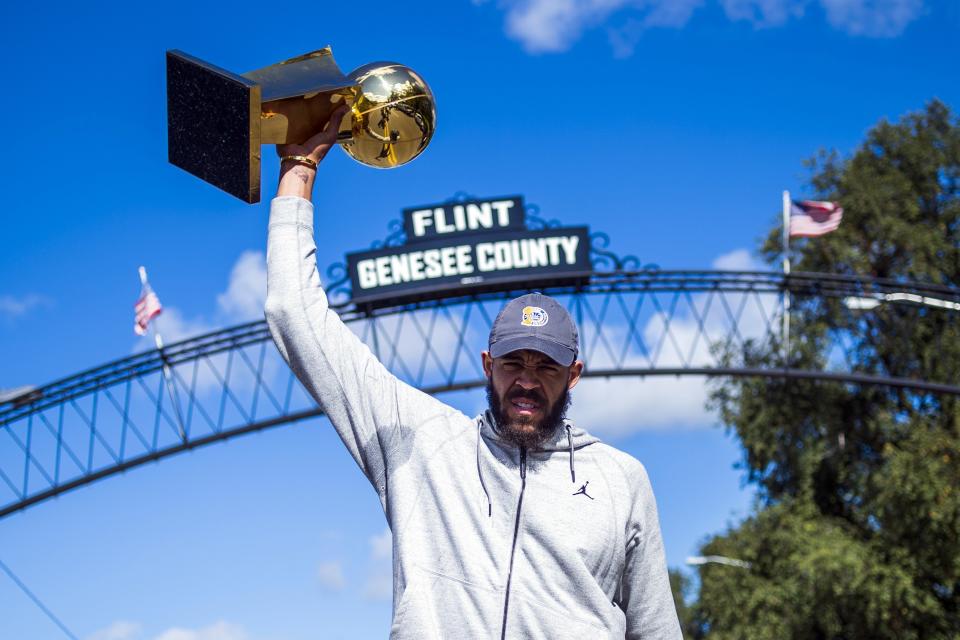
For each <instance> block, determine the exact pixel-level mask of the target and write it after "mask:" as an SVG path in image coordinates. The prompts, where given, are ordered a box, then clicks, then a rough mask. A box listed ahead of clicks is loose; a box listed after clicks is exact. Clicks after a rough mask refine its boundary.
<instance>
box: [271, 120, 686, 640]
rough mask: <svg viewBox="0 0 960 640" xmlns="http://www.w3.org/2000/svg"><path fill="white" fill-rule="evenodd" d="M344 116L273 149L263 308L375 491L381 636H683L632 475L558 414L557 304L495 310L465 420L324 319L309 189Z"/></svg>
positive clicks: (568, 371)
mask: <svg viewBox="0 0 960 640" xmlns="http://www.w3.org/2000/svg"><path fill="white" fill-rule="evenodd" d="M343 113H344V111H343V110H340V111H338V112H336V113H335V114H334V115H333V117H332V118H331V120H330V122H329V123H328V124H327V126H326V128H325V129H324V130H323V131H322V132H320V133H318V134H317V135H315V136H314V137H313V138H311V139H310V140H308V141H307V142H306V143H304V144H303V145H284V146H280V147H278V149H277V151H278V153H279V155H280V156H281V170H280V171H281V173H280V183H279V187H278V190H277V197H276V198H275V199H274V200H273V202H272V204H271V210H270V224H269V238H268V249H267V273H268V296H267V304H266V315H267V321H268V323H269V325H270V330H271V332H272V334H273V338H274V341H275V342H276V345H277V347H278V349H279V350H280V353H281V354H282V355H283V357H284V358H285V359H286V361H287V362H288V364H289V365H290V367H291V368H292V369H293V371H294V373H295V374H296V375H297V377H298V378H299V379H300V381H301V382H302V383H303V385H304V387H306V389H307V390H308V391H309V392H310V394H311V395H312V396H313V397H314V398H315V399H316V401H317V402H318V403H319V405H320V406H321V408H322V409H323V410H324V412H325V413H326V415H327V416H328V417H329V419H330V422H331V423H332V424H333V426H334V428H335V429H336V430H337V433H338V434H339V435H340V438H341V439H342V440H343V443H344V444H345V445H346V447H347V449H348V450H349V451H350V454H351V455H352V456H353V458H354V459H355V460H356V461H357V464H359V465H360V469H361V470H362V471H363V473H364V474H365V475H366V477H367V478H368V479H369V480H370V482H371V483H372V484H373V487H374V489H376V492H377V495H378V496H379V498H380V504H381V505H382V507H383V510H384V513H385V514H386V517H387V522H388V523H389V525H390V529H391V531H392V532H393V623H392V627H391V631H390V637H391V638H395V639H407V638H410V639H414V638H415V639H418V640H422V639H424V638H437V639H453V638H457V639H459V638H549V639H551V640H562V639H570V640H585V639H593V638H617V639H620V638H630V639H634V638H643V639H644V640H648V639H661V638H663V639H671V640H673V639H676V638H681V634H680V627H679V624H678V622H677V615H676V610H675V607H674V603H673V597H672V594H671V591H670V585H669V580H668V577H667V569H666V563H665V558H664V550H663V542H662V538H661V534H660V526H659V523H658V519H657V507H656V502H655V500H654V496H653V491H652V489H651V487H650V481H649V479H648V478H647V474H646V471H645V470H644V468H643V466H642V465H641V464H640V462H638V461H637V460H635V459H634V458H632V457H631V456H629V455H627V454H626V453H623V452H622V451H619V450H617V449H614V448H613V447H610V446H608V445H605V444H602V443H601V442H600V441H599V440H597V438H595V437H593V436H591V435H589V434H588V433H587V432H586V431H584V430H583V429H581V428H579V427H576V426H574V425H573V424H572V423H571V422H570V421H569V420H566V419H565V417H564V416H565V413H566V409H567V407H568V405H569V403H570V395H569V392H570V390H571V389H573V387H574V386H576V384H577V382H578V381H579V380H580V375H581V373H582V371H583V362H581V361H579V360H577V353H578V342H577V341H578V337H577V330H576V326H575V325H574V323H573V321H572V320H571V319H570V316H569V314H568V313H567V311H566V310H565V309H564V308H563V307H562V306H561V305H560V304H558V303H557V301H555V300H553V299H552V298H550V297H548V296H544V295H541V294H538V293H534V294H528V295H525V296H521V297H520V298H517V299H515V300H512V301H510V302H508V303H507V304H506V306H504V308H503V310H502V311H501V312H500V314H499V315H498V316H497V319H496V321H495V322H494V324H493V328H492V330H491V332H490V339H489V350H488V351H484V352H483V353H481V354H480V357H481V359H482V362H483V371H484V373H485V375H486V377H487V381H488V385H487V397H488V398H489V404H490V408H489V410H488V411H486V412H484V413H483V414H482V415H479V416H477V417H476V418H469V417H467V416H465V415H463V414H462V413H460V412H459V411H457V410H456V409H453V408H452V407H449V406H447V405H445V404H443V403H442V402H440V401H439V400H437V399H436V398H433V397H431V396H429V395H426V394H424V393H423V392H421V391H419V390H417V389H414V388H412V387H410V386H409V385H407V384H405V383H404V382H402V381H401V380H398V379H397V378H396V377H395V376H394V375H393V374H391V373H390V372H389V371H387V370H386V368H385V367H384V366H383V365H382V364H381V363H380V362H379V361H378V360H377V359H376V358H375V357H374V356H373V354H371V353H370V350H369V349H367V347H366V346H365V345H364V344H363V343H362V342H360V340H359V339H358V338H357V337H356V336H355V335H354V334H353V333H352V332H351V331H350V330H349V329H348V328H347V327H346V326H345V325H344V324H343V322H342V321H341V320H340V318H339V317H338V316H337V314H336V313H335V312H334V311H333V310H332V309H330V307H329V304H328V302H327V297H326V295H325V293H324V291H323V289H322V287H321V284H320V275H319V272H318V270H317V264H316V245H315V242H314V237H313V205H312V204H311V202H310V197H311V194H312V190H313V183H314V179H315V177H316V170H317V164H318V163H319V162H320V161H321V160H322V159H323V157H324V156H325V155H326V153H327V151H328V150H329V149H330V147H331V146H332V145H333V144H335V142H336V135H337V131H338V129H339V122H340V118H341V117H342V116H343Z"/></svg>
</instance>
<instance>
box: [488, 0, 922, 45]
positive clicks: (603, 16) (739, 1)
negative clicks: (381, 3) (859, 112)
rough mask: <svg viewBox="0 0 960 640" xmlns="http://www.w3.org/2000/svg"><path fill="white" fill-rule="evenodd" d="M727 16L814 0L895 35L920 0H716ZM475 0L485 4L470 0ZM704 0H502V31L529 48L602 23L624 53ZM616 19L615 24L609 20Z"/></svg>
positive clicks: (838, 24) (761, 15) (835, 21)
mask: <svg viewBox="0 0 960 640" xmlns="http://www.w3.org/2000/svg"><path fill="white" fill-rule="evenodd" d="M717 2H719V4H720V5H721V6H722V7H723V10H724V13H725V14H726V16H727V18H728V19H730V20H733V21H738V20H745V21H748V22H750V23H752V24H753V25H754V26H756V27H776V26H781V25H784V24H786V23H787V22H788V21H789V20H791V19H797V18H801V17H803V15H804V13H805V10H806V8H807V6H808V5H810V4H811V3H812V2H816V3H817V4H819V6H820V7H821V8H822V9H823V11H824V13H825V14H826V18H827V22H828V23H829V24H830V25H831V26H832V27H834V28H835V29H839V30H841V31H845V32H847V33H849V34H850V35H855V36H866V37H892V36H897V35H900V34H901V33H902V32H903V30H904V29H905V28H906V27H907V25H909V24H910V23H911V22H913V21H914V20H916V19H917V18H919V17H920V15H921V14H922V13H923V10H924V6H923V4H924V2H923V0H717ZM473 3H474V4H475V5H480V4H485V3H484V2H482V1H479V0H473ZM705 4H706V0H501V1H500V2H499V3H498V6H499V7H500V8H501V9H502V10H503V11H504V12H505V14H506V16H505V26H504V29H505V31H506V33H507V35H508V36H509V37H510V38H513V39H514V40H517V41H519V42H520V44H521V45H522V46H523V48H524V49H526V50H527V51H528V52H529V53H556V52H561V51H566V50H568V49H569V48H570V47H571V46H573V44H574V43H575V42H576V41H577V40H579V39H580V37H581V36H582V35H583V33H584V32H585V31H588V30H590V29H593V28H597V27H605V28H606V29H607V35H608V38H609V40H610V45H611V47H612V48H613V53H614V55H615V56H617V57H626V56H629V55H631V54H632V53H633V49H634V47H635V46H636V44H637V42H638V41H639V39H640V37H642V35H643V33H644V32H645V31H646V30H647V29H651V28H672V29H679V28H682V27H684V26H686V24H687V23H688V22H689V21H690V18H691V17H692V16H693V14H694V13H695V12H696V10H697V9H699V8H701V7H702V6H704V5H705ZM616 19H619V22H620V23H619V24H618V25H617V24H609V23H610V21H611V20H616Z"/></svg>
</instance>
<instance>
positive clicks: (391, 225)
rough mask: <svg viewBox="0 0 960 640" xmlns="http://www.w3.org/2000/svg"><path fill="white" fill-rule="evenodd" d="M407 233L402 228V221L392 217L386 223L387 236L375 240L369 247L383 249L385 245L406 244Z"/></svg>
mask: <svg viewBox="0 0 960 640" xmlns="http://www.w3.org/2000/svg"><path fill="white" fill-rule="evenodd" d="M406 242H407V233H406V232H405V231H404V230H403V222H402V221H400V220H397V219H396V218H394V219H393V220H391V221H390V222H388V223H387V237H386V238H384V239H383V240H375V241H374V242H373V243H372V244H371V245H370V248H371V249H385V248H386V247H399V246H401V245H404V244H406Z"/></svg>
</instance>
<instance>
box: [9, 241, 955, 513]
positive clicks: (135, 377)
mask: <svg viewBox="0 0 960 640" xmlns="http://www.w3.org/2000/svg"><path fill="white" fill-rule="evenodd" d="M601 248H602V247H601ZM627 260H628V259H620V258H617V257H616V256H614V257H613V259H611V261H610V262H608V264H609V265H612V266H613V267H615V268H616V267H622V266H623V265H624V264H629V265H632V266H636V265H639V261H635V262H627ZM631 260H635V259H631ZM598 266H599V265H598ZM330 275H331V276H333V275H336V274H334V273H331V274H330ZM525 290H526V283H524V282H522V281H518V282H517V283H516V288H515V289H514V290H512V291H500V292H491V293H482V294H473V295H458V296H456V297H452V298H451V297H447V298H443V299H436V300H424V301H419V302H415V303H408V304H403V305H398V306H394V307H389V308H380V309H361V308H356V307H353V306H350V305H349V304H340V305H339V306H338V307H337V309H338V312H339V313H340V315H341V317H342V318H343V319H344V321H345V322H346V323H347V324H348V325H349V326H351V327H352V328H353V330H354V331H355V332H356V333H357V335H358V336H359V337H360V339H361V340H363V341H364V342H366V343H367V344H368V345H369V346H370V348H371V349H372V350H373V351H374V352H375V353H376V354H377V356H378V357H379V358H380V359H381V361H382V362H384V364H385V365H386V366H387V367H388V368H390V369H391V370H392V371H394V372H395V373H396V374H397V375H398V376H399V377H401V378H403V379H405V380H406V381H408V382H410V383H411V384H413V385H415V386H417V387H419V388H421V389H423V390H424V391H426V392H428V393H444V392H449V391H456V390H461V389H470V388H474V387H478V386H482V385H483V384H484V380H483V375H482V372H481V371H480V370H479V367H478V366H477V363H476V353H477V352H478V351H480V350H481V349H482V348H483V347H484V342H485V339H486V335H487V332H488V331H489V326H490V324H491V322H492V318H493V317H494V316H495V314H496V312H497V310H498V309H499V306H500V304H501V302H502V301H503V300H504V299H506V298H509V297H512V296H514V295H517V294H519V293H521V292H523V291H525ZM543 290H544V291H545V292H547V293H549V294H551V295H553V296H555V297H558V298H560V299H561V300H563V301H565V302H566V304H567V306H568V308H570V309H571V312H572V314H573V316H574V318H575V320H576V321H577V323H578V325H579V327H580V331H581V348H582V354H583V358H584V359H585V360H586V361H587V364H588V368H587V371H586V375H587V376H588V377H600V378H613V377H623V376H635V377H645V376H659V375H672V376H681V375H700V376H767V377H783V378H804V379H817V380H825V381H834V382H839V383H846V384H856V385H887V386H892V387H901V388H911V389H916V390H920V391H924V392H929V393H938V394H952V395H960V387H958V386H956V385H955V383H954V382H955V379H956V378H954V379H953V380H940V381H937V380H916V379H909V378H903V377H897V376H896V375H885V376H881V375H875V374H873V373H870V372H864V371H858V370H857V369H856V366H855V365H854V364H852V363H854V362H855V360H854V359H851V358H850V357H849V354H847V353H845V352H844V347H843V340H842V338H843V336H834V339H835V346H836V347H837V351H838V355H837V357H836V358H835V362H833V366H832V368H830V369H828V370H824V371H806V370H795V369H784V368H770V369H757V368H735V367H730V366H728V365H726V364H725V363H723V362H720V361H719V360H718V359H717V356H716V354H715V352H713V351H711V349H710V347H711V346H712V345H716V344H727V345H730V344H741V343H743V342H745V341H746V340H761V339H767V338H770V337H775V336H776V332H777V327H778V322H779V318H780V317H781V314H782V311H783V296H784V293H785V292H787V291H788V292H789V293H790V294H791V295H793V296H797V297H817V298H840V297H844V296H862V295H874V296H876V295H882V294H885V293H892V292H909V293H914V294H917V295H925V296H930V297H937V298H941V299H947V300H951V301H958V302H960V290H957V289H954V288H950V287H944V286H938V285H927V284H918V283H904V282H898V281H892V280H879V279H872V278H865V277H859V276H841V275H833V274H817V273H795V274H793V275H791V276H789V278H786V279H785V278H784V276H783V275H782V274H780V273H768V272H746V271H744V272H728V271H726V272H725V271H662V270H656V269H651V268H638V269H635V270H624V269H622V268H619V269H615V270H610V271H602V270H599V269H598V270H597V271H595V272H594V274H593V275H592V276H591V278H590V281H589V283H588V284H586V285H583V286H557V287H551V288H545V289H543ZM942 312H944V313H953V312H949V311H942ZM164 365H167V366H169V368H170V371H172V376H173V384H174V387H175V388H176V391H177V393H176V394H174V396H173V397H174V398H178V401H179V402H181V403H182V406H180V407H179V409H180V413H182V416H183V422H184V429H183V431H182V432H181V430H180V428H179V424H178V418H177V412H175V411H173V410H172V408H171V407H170V406H169V403H170V401H171V400H170V398H171V396H170V395H168V394H167V393H165V392H164V389H163V379H162V370H163V368H164ZM319 415H321V412H320V410H319V408H318V407H317V406H316V404H315V403H314V402H313V401H312V399H310V398H309V397H308V396H307V395H306V393H305V392H304V390H303V389H302V387H300V385H299V383H298V382H296V381H295V379H294V378H293V376H292V374H290V372H289V370H288V369H287V368H286V367H285V365H283V363H282V361H281V360H280V357H279V354H278V353H277V352H276V349H274V348H273V346H272V344H271V342H270V334H269V331H268V329H267V327H266V324H265V323H264V322H263V321H260V322H252V323H247V324H243V325H238V326H235V327H230V328H227V329H223V330H221V331H216V332H213V333H208V334H204V335H201V336H197V337H194V338H191V339H189V340H184V341H182V342H179V343H176V344H172V345H170V346H168V347H166V348H165V349H164V350H163V352H162V353H161V352H159V351H149V352H144V353H138V354H135V355H132V356H129V357H126V358H122V359H120V360H116V361H114V362H110V363H108V364H105V365H102V366H99V367H96V368H93V369H90V370H87V371H84V372H81V373H78V374H75V375H72V376H69V377H67V378H63V379H61V380H57V381H55V382H53V383H50V384H47V385H45V386H43V387H39V388H36V389H32V390H29V391H27V392H24V393H22V394H20V395H18V396H17V397H15V398H12V399H8V400H6V401H5V402H3V403H2V404H0V518H2V517H4V516H7V515H10V514H11V513H14V512H16V511H18V510H21V509H24V508H26V507H28V506H30V505H33V504H36V503H38V502H41V501H43V500H46V499H48V498H51V497H53V496H56V495H59V494H61V493H64V492H67V491H70V490H72V489H75V488H77V487H80V486H83V485H85V484H89V483H91V482H94V481H96V480H99V479H102V478H105V477H108V476H110V475H113V474H116V473H119V472H122V471H125V470H127V469H130V468H133V467H136V466H139V465H141V464H144V463H146V462H151V461H156V460H160V459H162V458H165V457H168V456H171V455H175V454H177V453H181V452H183V451H187V450H191V449H195V448H198V447H202V446H206V445H208V444H211V443H213V442H218V441H220V440H225V439H228V438H231V437H235V436H238V435H242V434H244V433H249V432H252V431H258V430H262V429H267V428H270V427H274V426H279V425H282V424H286V423H290V422H295V421H299V420H304V419H307V418H311V417H316V416H319Z"/></svg>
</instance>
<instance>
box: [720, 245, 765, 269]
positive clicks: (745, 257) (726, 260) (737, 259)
mask: <svg viewBox="0 0 960 640" xmlns="http://www.w3.org/2000/svg"><path fill="white" fill-rule="evenodd" d="M713 268H714V269H719V270H721V271H765V270H766V266H765V265H764V264H763V263H762V262H760V261H759V260H757V259H756V258H754V257H753V256H752V255H751V254H750V252H749V251H747V250H746V249H734V250H733V251H731V252H730V253H724V254H722V255H720V256H717V257H716V259H715V260H714V261H713Z"/></svg>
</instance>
